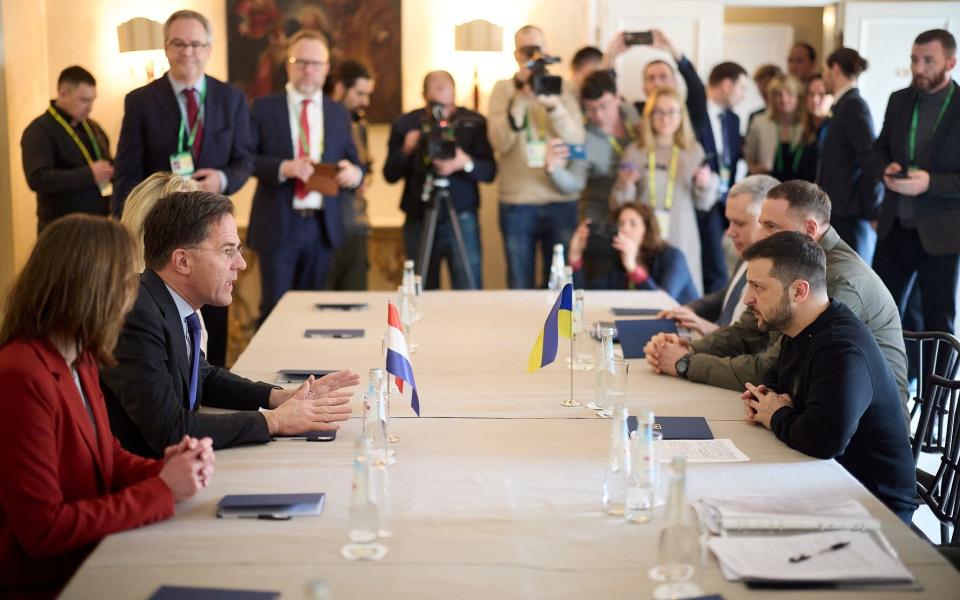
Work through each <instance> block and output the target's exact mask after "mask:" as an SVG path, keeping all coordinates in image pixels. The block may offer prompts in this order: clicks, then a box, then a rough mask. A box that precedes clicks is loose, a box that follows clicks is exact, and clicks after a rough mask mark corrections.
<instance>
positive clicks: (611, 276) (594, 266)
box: [569, 202, 700, 304]
mask: <svg viewBox="0 0 960 600" xmlns="http://www.w3.org/2000/svg"><path fill="white" fill-rule="evenodd" d="M613 220H614V222H615V223H616V230H615V231H609V232H608V233H607V234H606V235H604V234H603V233H602V231H603V228H602V227H601V228H596V227H594V228H593V229H594V231H593V232H592V233H593V235H591V227H590V221H589V220H586V221H584V222H583V223H581V224H580V226H579V227H577V230H576V231H575V232H574V234H573V237H572V238H571V240H570V252H569V259H570V265H571V266H572V267H573V278H574V284H575V285H576V286H577V287H584V288H590V289H608V290H610V289H634V290H663V291H664V292H666V293H668V294H670V296H672V297H673V299H674V300H676V301H677V302H679V303H680V304H684V303H686V302H689V301H691V300H695V299H696V298H698V297H699V296H700V294H699V293H698V292H697V287H696V285H694V283H693V277H691V275H690V269H688V268H687V261H686V259H685V258H684V256H683V252H680V250H678V249H677V248H674V247H673V246H671V245H670V244H668V243H667V242H665V241H664V240H663V238H661V237H660V225H659V223H658V222H657V217H656V214H655V213H654V210H653V208H651V207H650V206H648V205H646V204H639V203H636V202H628V203H626V204H623V205H622V206H620V207H618V208H617V209H616V210H615V211H614V213H613Z"/></svg>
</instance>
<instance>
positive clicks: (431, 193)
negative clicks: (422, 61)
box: [383, 71, 497, 289]
mask: <svg viewBox="0 0 960 600" xmlns="http://www.w3.org/2000/svg"><path fill="white" fill-rule="evenodd" d="M455 98H456V93H455V86H454V81H453V76H452V75H450V73H448V72H446V71H432V72H430V73H427V76H426V77H424V79H423V99H424V100H425V101H426V106H424V107H423V108H418V109H417V110H414V111H411V112H408V113H407V114H405V115H403V116H401V117H400V118H399V119H397V120H396V122H394V124H393V127H392V128H391V129H390V141H389V142H388V148H387V152H388V154H387V160H386V162H385V163H384V165H383V176H384V178H385V179H386V180H387V181H388V182H390V183H395V182H397V181H399V180H400V179H406V182H405V183H404V186H403V196H402V197H401V199H400V209H401V210H403V212H404V213H406V220H405V221H404V223H403V243H404V247H405V249H406V253H407V258H408V259H413V260H419V259H420V241H421V236H422V235H423V234H424V226H425V225H429V223H426V222H425V219H426V218H427V216H428V215H429V212H428V209H429V208H431V207H435V209H436V229H435V233H434V241H433V244H432V247H431V248H430V249H429V256H430V259H429V264H428V266H427V270H426V271H425V272H424V273H425V277H424V280H423V286H424V287H425V288H428V289H431V288H437V287H439V283H440V261H441V260H442V259H445V260H446V261H447V267H448V268H449V269H450V280H451V284H452V285H453V287H454V289H470V288H471V287H475V288H476V289H480V288H482V287H483V285H482V277H481V274H482V272H483V270H482V267H481V260H480V257H481V252H480V224H479V221H478V218H477V208H478V207H479V206H480V190H479V187H478V186H477V184H478V183H480V182H481V181H484V182H490V181H493V178H494V177H496V175H497V165H496V163H495V162H494V160H493V149H492V148H491V147H490V142H489V141H488V140H487V121H486V119H484V118H483V116H482V115H480V114H479V113H476V112H474V111H472V110H468V109H466V108H463V107H462V106H456V104H455V102H454V100H455ZM440 194H443V195H444V198H449V202H450V203H451V204H452V206H453V209H454V212H455V214H456V219H457V221H456V226H455V224H454V222H453V221H452V220H451V218H450V213H449V208H448V206H447V205H446V202H447V200H446V199H444V200H442V201H441V202H440V203H439V204H438V203H437V202H438V196H439V195H440ZM457 229H459V231H460V233H461V235H462V239H463V249H464V251H465V253H466V256H465V257H464V256H461V255H460V248H459V244H458V243H457V241H456V230H457ZM467 268H469V274H470V276H469V277H468V272H467V270H466V269H467ZM417 269H418V270H420V265H417ZM471 279H472V282H473V286H471V285H470V281H471Z"/></svg>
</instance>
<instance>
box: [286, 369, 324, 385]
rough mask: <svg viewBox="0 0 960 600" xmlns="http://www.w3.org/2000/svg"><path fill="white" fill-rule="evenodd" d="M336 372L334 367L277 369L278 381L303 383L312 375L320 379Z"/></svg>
mask: <svg viewBox="0 0 960 600" xmlns="http://www.w3.org/2000/svg"><path fill="white" fill-rule="evenodd" d="M335 372H336V371H335V370H333V369H281V370H279V371H277V383H303V382H304V381H306V380H307V378H308V377H310V376H311V375H313V378H314V379H320V378H321V377H323V376H324V375H329V374H330V373H335Z"/></svg>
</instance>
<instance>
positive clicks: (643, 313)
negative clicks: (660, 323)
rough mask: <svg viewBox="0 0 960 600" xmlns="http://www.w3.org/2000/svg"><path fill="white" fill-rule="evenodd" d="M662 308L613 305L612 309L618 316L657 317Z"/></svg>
mask: <svg viewBox="0 0 960 600" xmlns="http://www.w3.org/2000/svg"><path fill="white" fill-rule="evenodd" d="M661 310H663V309H662V308H624V307H617V306H615V307H613V308H611V309H610V311H611V312H612V313H613V314H614V315H616V316H618V317H655V316H657V315H658V314H660V311H661Z"/></svg>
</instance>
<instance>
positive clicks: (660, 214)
mask: <svg viewBox="0 0 960 600" xmlns="http://www.w3.org/2000/svg"><path fill="white" fill-rule="evenodd" d="M654 214H655V215H656V217H657V225H659V226H660V236H661V237H662V238H663V239H667V238H668V237H669V236H670V211H669V210H663V209H657V210H655V211H654Z"/></svg>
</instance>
